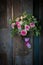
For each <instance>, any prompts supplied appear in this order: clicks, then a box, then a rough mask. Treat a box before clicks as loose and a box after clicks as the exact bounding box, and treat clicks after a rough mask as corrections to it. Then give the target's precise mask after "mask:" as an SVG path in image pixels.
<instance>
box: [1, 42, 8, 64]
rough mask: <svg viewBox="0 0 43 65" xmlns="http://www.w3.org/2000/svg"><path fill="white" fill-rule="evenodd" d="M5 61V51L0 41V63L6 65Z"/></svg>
mask: <svg viewBox="0 0 43 65" xmlns="http://www.w3.org/2000/svg"><path fill="white" fill-rule="evenodd" d="M7 63H8V62H7V53H6V52H5V51H4V44H3V43H2V42H0V65H8V64H7Z"/></svg>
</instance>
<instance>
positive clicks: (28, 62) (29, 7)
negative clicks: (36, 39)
mask: <svg viewBox="0 0 43 65" xmlns="http://www.w3.org/2000/svg"><path fill="white" fill-rule="evenodd" d="M13 7H14V16H15V17H18V16H20V15H21V14H22V13H23V12H25V11H26V12H27V13H29V14H30V13H31V14H33V1H32V0H14V1H13ZM30 40H31V49H29V48H26V47H25V48H24V46H23V44H22V39H21V37H20V36H18V35H17V36H15V37H14V39H13V62H14V64H15V65H32V63H33V37H32V35H31V38H30ZM25 53H27V54H25Z"/></svg>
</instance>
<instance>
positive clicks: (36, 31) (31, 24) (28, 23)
mask: <svg viewBox="0 0 43 65" xmlns="http://www.w3.org/2000/svg"><path fill="white" fill-rule="evenodd" d="M10 24H11V28H12V29H11V33H12V35H13V36H14V35H16V34H18V35H20V36H22V37H23V38H25V39H24V41H25V45H26V46H27V47H28V48H31V45H30V41H29V40H30V39H29V35H30V33H31V34H33V35H35V36H38V35H40V29H41V27H40V25H39V24H40V22H39V21H37V19H36V18H35V17H34V16H33V15H31V14H28V13H26V12H25V13H23V14H22V15H21V16H19V17H17V18H15V19H14V20H11V21H10Z"/></svg>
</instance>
